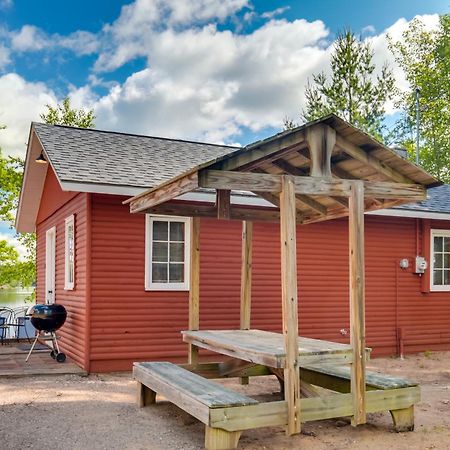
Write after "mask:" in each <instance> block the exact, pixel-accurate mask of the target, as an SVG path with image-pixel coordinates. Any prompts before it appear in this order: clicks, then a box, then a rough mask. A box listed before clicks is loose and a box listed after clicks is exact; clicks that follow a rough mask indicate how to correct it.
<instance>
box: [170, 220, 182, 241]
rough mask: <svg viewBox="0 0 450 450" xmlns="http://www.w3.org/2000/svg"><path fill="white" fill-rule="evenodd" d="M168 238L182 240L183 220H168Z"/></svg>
mask: <svg viewBox="0 0 450 450" xmlns="http://www.w3.org/2000/svg"><path fill="white" fill-rule="evenodd" d="M170 240H171V241H184V222H170Z"/></svg>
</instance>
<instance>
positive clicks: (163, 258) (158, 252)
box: [152, 242, 168, 262]
mask: <svg viewBox="0 0 450 450" xmlns="http://www.w3.org/2000/svg"><path fill="white" fill-rule="evenodd" d="M152 260H153V261H158V262H167V261H168V243H167V242H153V255H152Z"/></svg>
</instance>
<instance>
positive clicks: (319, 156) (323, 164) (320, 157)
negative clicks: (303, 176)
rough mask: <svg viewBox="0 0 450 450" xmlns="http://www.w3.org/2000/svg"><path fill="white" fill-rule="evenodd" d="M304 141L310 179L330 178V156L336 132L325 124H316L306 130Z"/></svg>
mask: <svg viewBox="0 0 450 450" xmlns="http://www.w3.org/2000/svg"><path fill="white" fill-rule="evenodd" d="M306 141H307V143H308V146H309V153H310V157H311V168H310V176H311V177H321V178H331V154H332V152H333V149H334V144H335V143H336V131H335V130H334V129H333V128H331V127H329V126H328V125H325V124H316V125H313V126H311V127H310V128H308V129H307V130H306Z"/></svg>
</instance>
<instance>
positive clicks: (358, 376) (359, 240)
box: [349, 181, 366, 426]
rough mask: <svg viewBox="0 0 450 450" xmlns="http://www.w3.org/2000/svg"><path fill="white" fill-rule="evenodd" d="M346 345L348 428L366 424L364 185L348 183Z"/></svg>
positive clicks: (357, 182) (358, 182)
mask: <svg viewBox="0 0 450 450" xmlns="http://www.w3.org/2000/svg"><path fill="white" fill-rule="evenodd" d="M349 214H350V215H349V256H350V342H351V345H352V349H353V363H352V366H351V392H352V396H353V418H352V425H353V426H356V425H359V424H363V423H366V374H365V372H366V367H365V366H366V359H365V354H364V353H365V347H366V338H365V313H364V301H365V299H364V295H365V292H364V291H365V287H364V184H363V183H362V182H361V181H355V182H353V183H352V186H351V190H350V197H349Z"/></svg>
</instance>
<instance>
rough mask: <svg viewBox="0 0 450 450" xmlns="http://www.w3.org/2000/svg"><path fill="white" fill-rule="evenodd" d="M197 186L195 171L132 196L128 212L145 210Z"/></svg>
mask: <svg viewBox="0 0 450 450" xmlns="http://www.w3.org/2000/svg"><path fill="white" fill-rule="evenodd" d="M197 187H198V175H197V172H194V173H191V174H189V175H186V176H185V177H183V178H178V179H177V180H175V181H172V182H170V183H167V184H165V185H163V186H161V187H158V188H155V189H153V190H151V191H149V192H147V193H144V194H142V195H140V196H136V197H133V199H131V201H130V212H131V213H138V212H141V211H145V210H146V209H148V208H151V207H152V206H156V205H159V204H160V203H164V202H167V201H168V200H172V199H173V198H176V197H178V196H179V195H181V194H185V193H186V192H191V191H194V190H195V189H197Z"/></svg>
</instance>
